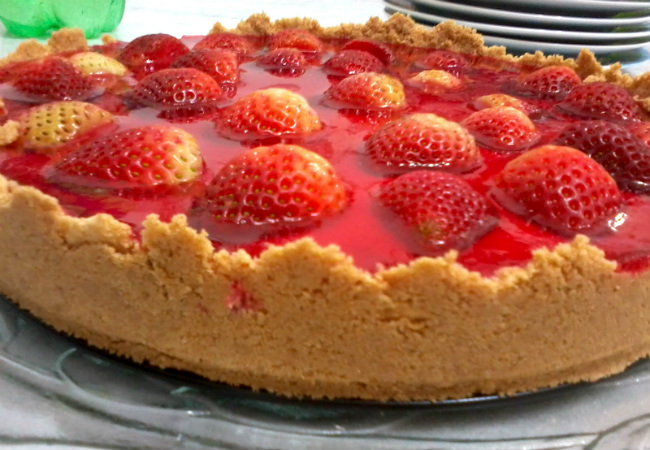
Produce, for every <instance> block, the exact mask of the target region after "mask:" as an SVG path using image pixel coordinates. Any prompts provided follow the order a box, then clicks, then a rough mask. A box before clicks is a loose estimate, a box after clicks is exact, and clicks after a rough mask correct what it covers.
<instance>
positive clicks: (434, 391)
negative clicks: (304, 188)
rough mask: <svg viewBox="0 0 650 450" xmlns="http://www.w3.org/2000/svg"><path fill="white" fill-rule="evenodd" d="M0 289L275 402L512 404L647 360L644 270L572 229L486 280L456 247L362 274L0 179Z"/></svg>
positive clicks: (74, 327) (90, 331)
mask: <svg viewBox="0 0 650 450" xmlns="http://www.w3.org/2000/svg"><path fill="white" fill-rule="evenodd" d="M0 224H1V225H2V226H1V227H0V268H1V269H2V271H3V277H1V279H0V291H1V292H3V293H4V294H6V295H7V296H8V297H10V298H11V299H13V300H14V301H16V302H17V303H18V304H19V305H20V306H22V307H23V308H25V309H27V310H29V311H31V312H32V313H33V314H34V315H35V316H37V317H39V318H41V319H42V320H44V321H45V322H46V323H48V324H51V325H53V326H54V327H56V328H57V329H59V330H61V331H63V332H66V333H69V334H71V335H74V336H77V337H79V338H82V339H85V340H87V341H88V342H89V343H90V344H91V345H93V346H97V347H100V348H104V349H106V350H108V351H110V352H112V353H116V354H119V355H123V356H127V357H129V358H132V359H134V360H135V361H138V362H142V361H148V362H150V363H151V364H154V365H156V366H160V367H171V368H176V369H183V370H189V371H192V372H195V373H198V374H200V375H203V376H205V377H208V378H210V379H213V380H217V381H224V382H227V383H230V384H235V385H246V386H252V387H253V388H254V389H266V390H269V391H273V392H278V393H281V394H284V395H289V396H298V397H313V398H339V397H347V398H363V399H374V400H441V399H446V398H458V397H467V396H471V395H475V394H501V395H510V394H514V393H516V392H520V391H528V390H534V389H537V388H540V387H545V386H555V385H558V384H562V383H566V382H577V381H581V380H595V379H598V378H600V377H603V376H606V375H609V374H612V373H615V372H617V371H620V370H622V369H623V368H624V367H625V366H626V365H628V364H630V363H631V362H633V361H635V360H636V359H638V358H641V357H644V356H646V355H647V354H648V353H649V350H650V336H649V335H648V333H647V323H648V321H650V302H648V301H647V298H648V290H649V289H650V279H649V278H650V274H649V273H643V274H634V275H632V274H626V273H618V272H616V270H615V269H616V265H615V263H613V262H611V261H608V260H606V259H605V257H604V256H603V254H602V252H601V251H600V250H598V249H597V248H595V247H594V246H592V245H590V244H589V242H588V240H587V238H585V237H584V236H578V237H576V238H575V240H574V241H573V242H571V243H569V244H564V245H559V246H558V247H557V248H555V249H553V250H548V249H542V250H538V251H537V252H535V255H534V257H533V259H532V261H531V262H530V263H529V264H528V266H527V267H525V268H514V267H510V268H506V269H503V270H501V271H500V272H498V273H497V274H496V275H495V276H494V277H493V278H484V277H482V276H481V275H479V274H477V273H474V272H470V271H468V270H466V269H465V268H463V267H462V266H461V265H459V264H457V263H456V254H455V252H450V253H449V254H447V255H446V256H444V257H439V258H419V259H417V260H415V261H413V262H412V263H411V264H409V265H402V266H397V267H392V268H389V269H385V270H382V271H379V272H377V273H375V274H370V273H368V272H365V271H362V270H360V269H358V268H357V267H355V265H354V263H353V261H351V259H350V258H349V257H348V256H346V255H345V254H343V253H342V252H341V251H340V250H339V249H338V248H337V247H335V246H330V247H326V248H323V247H320V246H318V245H317V244H315V243H314V242H313V241H312V240H311V239H308V238H306V239H301V240H299V241H297V242H294V243H291V244H289V245H286V246H284V247H272V248H270V249H268V250H267V251H265V252H264V253H263V254H262V255H260V256H259V257H258V258H253V257H251V256H250V255H248V254H247V253H245V252H242V251H239V252H235V253H227V252H224V251H215V250H214V249H213V247H212V245H211V243H210V241H209V240H208V239H207V237H206V235H205V234H204V233H201V232H197V231H196V230H193V229H191V228H189V227H188V226H187V223H186V218H185V217H184V216H177V217H175V218H174V219H173V220H172V221H171V222H170V223H163V222H161V221H159V220H158V219H157V218H156V217H155V216H151V217H149V218H148V219H147V220H146V221H145V223H144V231H143V233H142V238H141V240H140V241H139V240H136V239H135V238H134V236H133V235H132V231H131V228H130V227H129V226H127V225H125V224H123V223H121V222H119V221H117V220H116V219H114V218H112V217H110V216H108V215H102V214H100V215H97V216H93V217H90V218H72V217H70V216H67V215H66V214H65V213H64V212H63V211H62V210H61V208H60V206H59V205H58V203H57V201H56V200H55V199H53V198H51V197H48V196H47V195H45V194H43V193H41V192H40V191H38V190H37V189H34V188H31V187H24V186H20V185H18V184H16V183H14V182H11V181H7V180H6V179H4V178H0Z"/></svg>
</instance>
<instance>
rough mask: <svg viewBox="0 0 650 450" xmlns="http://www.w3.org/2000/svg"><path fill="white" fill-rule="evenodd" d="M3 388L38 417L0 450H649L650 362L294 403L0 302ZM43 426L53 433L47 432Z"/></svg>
mask: <svg viewBox="0 0 650 450" xmlns="http://www.w3.org/2000/svg"><path fill="white" fill-rule="evenodd" d="M0 381H1V382H2V383H1V384H0V386H1V388H2V389H5V390H6V389H9V390H10V391H5V392H11V393H12V394H13V395H15V396H16V398H17V400H16V401H15V402H14V404H15V407H16V408H17V409H19V408H20V407H23V409H25V408H33V407H32V406H29V405H30V404H31V403H30V402H32V403H33V404H35V405H38V407H37V409H38V411H33V413H34V414H33V417H34V421H33V423H29V424H27V425H25V424H23V425H22V428H20V427H19V426H18V425H16V424H14V425H16V427H14V429H13V431H12V429H11V420H9V421H8V419H10V416H9V415H8V413H7V414H5V415H7V417H3V420H2V421H1V423H0V448H18V444H20V447H21V448H23V447H25V446H29V448H30V449H31V448H38V449H40V448H43V449H45V448H47V449H48V450H53V449H61V450H62V449H71V448H75V449H87V448H93V449H100V448H101V449H112V450H116V449H136V448H137V449H140V450H147V449H154V448H155V449H158V450H163V449H177V448H183V449H196V450H201V449H223V450H238V449H242V450H243V449H246V450H257V449H264V450H271V449H282V450H292V449H301V450H309V449H337V450H347V449H355V450H365V449H374V450H382V449H400V450H416V449H417V450H425V449H426V450H442V449H445V450H483V449H486V450H487V449H490V450H497V449H498V450H515V449H517V450H524V449H525V450H542V449H544V450H550V449H555V450H559V449H562V450H578V449H585V450H587V449H589V450H637V449H638V450H640V449H648V448H650V362H649V361H642V362H639V363H637V364H635V365H633V366H632V367H630V368H629V369H628V370H627V371H626V372H625V373H623V374H621V375H618V376H614V377H611V378H608V379H606V380H603V381H601V382H598V383H591V384H582V385H577V386H570V387H561V388H557V389H551V390H546V391H541V392H538V393H530V394H523V395H520V396H517V397H513V398H505V399H503V398H496V397H479V398H470V399H465V400H455V401H447V402H441V403H437V404H431V403H425V402H420V403H390V404H381V403H373V402H361V401H329V402H328V401H308V400H295V399H287V398H282V397H278V396H274V395H270V394H266V393H255V392H251V391H249V390H247V389H244V388H234V387H229V386H224V385H222V384H218V383H210V382H207V381H204V380H201V379H196V378H193V377H191V376H189V375H184V374H181V373H175V372H163V371H158V370H154V369H149V368H146V367H143V366H138V365H134V364H131V363H128V362H125V361H122V360H119V359H116V358H113V357H111V356H107V355H106V354H104V353H101V352H97V351H94V350H92V349H89V348H88V347H86V346H84V344H83V343H81V342H79V341H76V340H72V339H69V338H67V337H65V336H63V335H61V334H58V333H56V332H55V331H53V330H52V329H50V328H48V327H47V326H45V325H43V324H41V323H40V322H38V321H36V320H35V319H33V318H32V317H31V316H30V315H28V314H27V313H25V312H23V311H21V310H19V309H17V308H16V307H15V306H13V305H12V304H11V303H10V302H9V301H7V300H6V299H4V298H2V299H0ZM23 398H24V400H23ZM0 416H2V414H0ZM46 418H49V419H46ZM46 420H52V421H53V422H52V423H46V425H49V426H43V422H44V421H46ZM36 425H39V426H38V427H37V426H36ZM37 429H38V430H39V431H36V430H37ZM6 443H9V444H10V445H9V446H7V447H5V444H6ZM41 446H42V447H41Z"/></svg>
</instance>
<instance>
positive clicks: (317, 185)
mask: <svg viewBox="0 0 650 450" xmlns="http://www.w3.org/2000/svg"><path fill="white" fill-rule="evenodd" d="M346 203H347V193H346V189H345V187H344V185H343V182H342V181H341V179H340V178H339V177H338V175H337V174H336V173H335V172H334V169H333V168H332V166H331V165H330V163H329V162H328V161H327V160H326V159H324V158H323V157H321V156H320V155H318V154H316V153H314V152H311V151H309V150H307V149H305V148H303V147H299V146H297V145H283V144H277V145H273V146H270V147H256V148H253V149H250V150H247V151H245V152H244V153H242V154H240V155H239V156H236V157H235V158H233V159H232V160H231V161H230V162H228V163H227V164H226V165H225V166H224V167H223V168H222V169H221V170H219V172H218V173H217V174H216V175H215V177H214V179H213V180H212V181H211V182H210V183H209V184H208V187H207V189H206V193H205V201H204V204H205V209H206V211H207V212H208V214H209V215H210V216H211V217H212V218H213V219H214V220H215V221H217V222H219V223H231V224H240V225H241V224H248V225H267V224H282V223H294V222H302V221H305V220H309V219H316V218H321V217H323V216H326V215H331V214H334V213H337V212H339V211H341V210H342V209H343V208H344V207H345V205H346Z"/></svg>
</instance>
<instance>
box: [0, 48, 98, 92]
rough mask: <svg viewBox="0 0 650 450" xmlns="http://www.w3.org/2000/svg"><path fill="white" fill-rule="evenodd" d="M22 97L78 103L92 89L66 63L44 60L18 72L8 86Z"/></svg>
mask: <svg viewBox="0 0 650 450" xmlns="http://www.w3.org/2000/svg"><path fill="white" fill-rule="evenodd" d="M12 84H13V86H14V87H15V88H16V89H17V90H18V91H20V92H22V93H23V94H25V95H27V96H29V97H32V98H34V99H37V100H46V101H49V100H82V99H85V98H88V97H89V96H90V95H91V91H92V89H93V87H94V85H93V83H92V82H91V81H90V79H89V78H87V77H85V76H84V75H83V74H82V73H81V71H80V70H79V69H77V68H76V67H75V66H73V65H72V63H70V62H69V61H67V60H65V59H62V58H59V57H48V58H45V59H43V60H41V61H37V62H34V63H30V64H26V65H24V66H22V67H20V68H19V69H18V73H16V74H15V78H14V80H13V82H12Z"/></svg>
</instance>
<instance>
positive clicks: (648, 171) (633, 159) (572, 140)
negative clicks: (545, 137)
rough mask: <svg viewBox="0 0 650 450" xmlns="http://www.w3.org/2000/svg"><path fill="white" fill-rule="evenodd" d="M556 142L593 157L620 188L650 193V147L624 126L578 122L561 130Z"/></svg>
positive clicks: (588, 121)
mask: <svg viewBox="0 0 650 450" xmlns="http://www.w3.org/2000/svg"><path fill="white" fill-rule="evenodd" d="M555 143H556V144H557V145H566V146H569V147H573V148H577V149H578V150H581V151H583V152H585V153H586V154H587V155H589V156H591V157H592V158H593V159H594V160H596V161H598V163H600V165H601V166H603V167H604V168H605V170H607V172H609V174H610V175H611V176H612V177H613V178H614V180H616V183H617V184H618V186H619V187H620V188H621V189H625V190H629V191H633V192H644V193H645V192H650V147H648V145H647V144H645V143H644V142H642V141H641V140H640V139H639V138H638V137H637V136H635V135H634V134H633V133H631V132H630V131H628V130H626V129H625V128H623V127H622V126H620V125H618V124H615V123H612V122H608V121H605V120H587V121H583V122H576V123H573V124H571V125H568V126H567V127H566V128H565V129H564V130H562V132H561V133H560V134H559V136H558V137H557V138H556V139H555Z"/></svg>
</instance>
